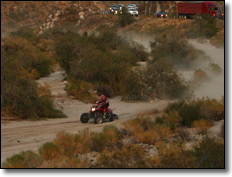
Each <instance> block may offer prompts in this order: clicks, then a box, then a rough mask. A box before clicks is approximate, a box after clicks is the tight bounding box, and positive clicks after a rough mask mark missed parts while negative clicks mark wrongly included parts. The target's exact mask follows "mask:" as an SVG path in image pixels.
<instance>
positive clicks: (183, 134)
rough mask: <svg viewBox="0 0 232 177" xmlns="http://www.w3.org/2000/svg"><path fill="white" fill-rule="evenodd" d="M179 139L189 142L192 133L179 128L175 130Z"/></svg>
mask: <svg viewBox="0 0 232 177" xmlns="http://www.w3.org/2000/svg"><path fill="white" fill-rule="evenodd" d="M175 132H176V134H177V135H178V137H181V138H182V139H183V140H189V137H190V133H189V131H188V129H186V128H182V127H179V128H177V129H176V130H175Z"/></svg>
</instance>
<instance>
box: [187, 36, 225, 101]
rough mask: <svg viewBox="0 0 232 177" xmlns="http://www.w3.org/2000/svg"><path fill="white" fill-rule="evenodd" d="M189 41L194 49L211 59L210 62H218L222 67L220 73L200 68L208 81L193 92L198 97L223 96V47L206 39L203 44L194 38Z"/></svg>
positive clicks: (219, 97)
mask: <svg viewBox="0 0 232 177" xmlns="http://www.w3.org/2000/svg"><path fill="white" fill-rule="evenodd" d="M189 42H190V44H191V45H193V47H195V48H196V49H199V50H202V51H203V52H205V54H206V55H207V56H209V57H210V58H211V59H212V62H213V63H215V64H218V65H219V66H220V67H221V69H222V74H220V75H214V74H212V73H210V72H209V71H207V68H202V70H203V71H205V72H206V74H207V75H208V76H209V77H210V82H208V83H204V84H202V85H201V87H200V88H198V89H196V90H194V94H195V95H196V97H198V98H200V97H203V96H205V97H206V96H208V97H209V98H214V99H221V98H222V96H224V48H216V47H214V46H213V45H211V44H210V43H209V42H208V41H207V42H206V43H203V44H201V43H199V42H197V41H196V40H190V41H189ZM206 64H207V65H208V64H209V63H206Z"/></svg>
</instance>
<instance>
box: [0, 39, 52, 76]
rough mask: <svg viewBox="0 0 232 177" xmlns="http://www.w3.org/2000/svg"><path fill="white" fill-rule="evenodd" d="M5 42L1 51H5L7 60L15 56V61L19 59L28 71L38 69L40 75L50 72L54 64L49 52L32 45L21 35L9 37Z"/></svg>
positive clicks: (46, 74)
mask: <svg viewBox="0 0 232 177" xmlns="http://www.w3.org/2000/svg"><path fill="white" fill-rule="evenodd" d="M3 42H4V45H3V46H1V51H2V52H3V53H4V55H3V57H4V58H5V60H6V59H7V60H9V58H14V61H15V62H16V61H18V62H19V63H20V66H22V67H23V68H24V69H25V70H26V71H27V72H29V73H31V72H32V70H36V71H37V72H38V73H39V77H44V76H48V75H49V74H50V67H51V66H52V64H53V63H52V59H51V58H50V57H49V56H48V54H46V53H45V52H42V51H41V50H40V49H38V48H37V47H36V46H34V45H32V43H31V42H29V41H27V40H26V39H23V38H19V37H14V38H13V37H9V38H6V39H5V40H4V41H3Z"/></svg>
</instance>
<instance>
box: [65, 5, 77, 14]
mask: <svg viewBox="0 0 232 177" xmlns="http://www.w3.org/2000/svg"><path fill="white" fill-rule="evenodd" d="M65 12H66V13H68V14H76V13H77V9H76V7H75V6H70V7H66V8H65Z"/></svg>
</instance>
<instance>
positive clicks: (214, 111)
mask: <svg viewBox="0 0 232 177" xmlns="http://www.w3.org/2000/svg"><path fill="white" fill-rule="evenodd" d="M165 113H167V114H166V116H163V117H162V119H163V120H162V119H161V118H160V119H157V121H159V122H161V124H164V120H165V118H167V117H168V116H173V115H175V116H177V117H178V116H180V118H181V124H182V125H184V126H187V127H191V126H192V124H193V122H194V121H198V120H200V119H205V120H208V121H213V120H222V119H224V100H223V99H222V100H221V101H217V100H215V99H208V98H202V99H192V100H188V101H177V102H174V103H170V104H169V105H168V106H167V108H166V109H165Z"/></svg>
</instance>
